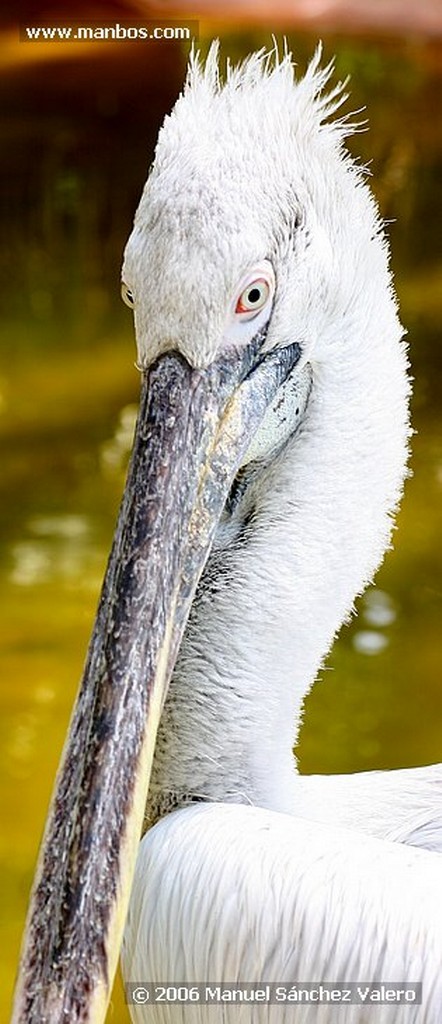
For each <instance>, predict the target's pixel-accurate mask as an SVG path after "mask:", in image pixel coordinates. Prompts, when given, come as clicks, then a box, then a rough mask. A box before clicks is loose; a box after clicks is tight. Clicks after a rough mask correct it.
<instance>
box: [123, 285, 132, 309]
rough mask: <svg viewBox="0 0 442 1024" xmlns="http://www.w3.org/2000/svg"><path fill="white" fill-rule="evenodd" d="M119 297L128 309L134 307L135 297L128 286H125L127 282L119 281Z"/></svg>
mask: <svg viewBox="0 0 442 1024" xmlns="http://www.w3.org/2000/svg"><path fill="white" fill-rule="evenodd" d="M121 298H122V299H123V302H125V303H126V306H129V309H133V308H134V306H135V299H134V296H133V292H131V290H130V288H128V287H127V284H125V283H124V281H122V283H121Z"/></svg>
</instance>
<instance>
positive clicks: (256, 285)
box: [235, 277, 269, 313]
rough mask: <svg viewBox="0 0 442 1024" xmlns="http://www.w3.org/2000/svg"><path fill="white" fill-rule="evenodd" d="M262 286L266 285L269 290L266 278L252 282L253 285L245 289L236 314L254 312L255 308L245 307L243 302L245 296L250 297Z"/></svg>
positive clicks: (237, 304)
mask: <svg viewBox="0 0 442 1024" xmlns="http://www.w3.org/2000/svg"><path fill="white" fill-rule="evenodd" d="M261 285H264V287H265V288H267V289H268V288H269V285H268V281H266V280H265V278H264V277H258V278H257V280H256V281H251V283H250V284H249V285H247V288H244V291H243V292H242V293H241V295H240V297H239V299H238V302H237V303H236V309H235V313H252V312H253V306H244V305H243V303H242V301H241V300H242V297H243V295H248V294H249V292H251V291H253V289H254V288H259V287H260V286H261Z"/></svg>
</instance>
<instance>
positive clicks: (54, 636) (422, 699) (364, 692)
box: [0, 26, 442, 1024]
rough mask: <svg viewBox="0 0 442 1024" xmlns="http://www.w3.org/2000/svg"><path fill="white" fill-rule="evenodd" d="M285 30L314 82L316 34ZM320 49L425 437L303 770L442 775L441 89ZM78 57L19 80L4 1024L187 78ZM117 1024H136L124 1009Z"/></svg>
mask: <svg viewBox="0 0 442 1024" xmlns="http://www.w3.org/2000/svg"><path fill="white" fill-rule="evenodd" d="M208 31H209V30H208ZM218 31H219V29H218ZM287 34H288V38H289V43H290V46H291V48H292V49H293V52H294V55H295V59H296V60H297V61H298V62H299V64H300V67H301V68H303V67H304V66H305V63H306V60H307V59H308V57H309V56H310V55H311V53H312V51H313V49H314V47H315V45H316V42H317V32H315V33H314V34H313V33H308V32H306V31H301V30H299V31H296V32H292V31H290V30H289V31H288V33H287ZM203 35H204V33H203ZM221 35H222V37H223V43H224V50H225V52H226V53H228V54H229V55H230V56H231V57H233V58H235V57H238V56H240V55H244V54H246V53H247V52H249V50H250V49H253V48H254V47H256V46H258V47H260V46H262V45H264V44H265V45H269V44H270V43H271V30H270V29H269V31H267V30H266V29H264V28H260V29H255V30H253V31H251V30H249V31H246V30H242V31H241V32H237V33H233V32H232V30H231V29H230V30H228V27H226V26H224V27H223V29H222V31H221ZM322 36H323V39H324V44H325V57H326V58H329V57H330V56H332V55H333V54H336V67H337V73H338V75H339V76H345V75H346V74H348V73H350V74H351V76H352V82H351V91H352V98H351V105H352V107H353V108H358V107H360V106H363V105H366V106H367V112H368V116H369V120H370V131H369V132H368V133H367V134H364V135H358V136H356V137H355V139H354V140H352V143H351V149H352V151H353V152H354V153H355V154H360V155H361V157H362V159H363V161H364V162H368V161H369V160H370V161H372V164H371V168H372V173H373V188H374V190H375V192H376V194H377V196H378V198H379V202H380V205H381V209H382V213H383V215H384V216H385V217H386V218H387V219H388V220H389V221H390V222H391V224H390V227H389V234H390V238H391V244H392V249H393V267H394V271H395V277H396V285H397V290H398V294H399V297H400V303H401V310H402V319H403V322H404V323H405V325H406V326H407V328H408V331H409V341H410V347H411V359H412V364H413V374H414V377H415V391H414V401H413V423H414V427H415V429H416V431H417V433H416V434H415V436H414V438H413V458H412V470H413V477H412V478H411V479H410V480H409V481H408V483H407V487H406V494H405V499H404V503H403V508H402V511H401V513H400V516H399V520H398V527H399V528H398V531H397V532H396V534H395V550H394V552H390V553H389V555H388V557H387V559H386V561H385V565H384V567H383V568H382V570H381V571H380V573H379V575H378V577H377V580H376V586H375V587H372V588H371V589H370V591H369V592H368V593H367V594H366V595H365V597H364V598H363V599H362V600H361V601H360V602H359V614H358V617H357V619H355V620H354V621H353V624H352V625H351V626H350V627H349V628H345V629H344V630H343V632H342V636H341V638H340V640H339V642H338V643H337V644H336V646H335V648H334V650H333V653H332V655H331V657H330V658H329V660H328V663H327V668H326V669H325V670H324V671H323V672H322V673H321V681H320V682H319V683H318V684H317V685H316V687H315V689H314V691H313V693H312V695H311V696H310V698H309V699H308V702H307V708H306V714H305V723H304V726H303V730H302V736H301V741H300V744H299V750H298V755H299V761H300V767H301V770H302V771H305V772H340V771H342V772H347V771H355V770H364V769H370V768H387V767H397V766H405V765H419V764H425V763H429V762H432V761H438V760H442V687H441V686H440V674H441V673H440V669H441V653H440V631H441V604H442V585H441V561H442V543H441V516H440V507H441V501H440V499H441V492H442V440H441V419H442V411H441V401H440V395H441V390H440V387H441V379H442V347H441V344H440V329H439V324H440V313H441V306H442V260H441V254H440V249H439V239H440V234H441V200H440V180H441V163H442V118H441V116H440V112H441V109H442V103H441V98H442V78H441V61H440V49H439V47H438V46H437V44H436V42H434V41H433V42H432V43H430V42H428V41H425V40H424V39H422V38H420V39H419V38H413V37H412V36H410V37H407V38H395V37H394V36H390V37H389V38H382V37H377V36H376V34H375V33H373V32H372V33H371V34H370V35H367V36H364V34H363V33H362V34H359V35H357V36H354V37H353V36H348V35H344V34H341V35H337V34H333V33H330V32H323V33H322ZM201 43H202V46H203V48H205V46H206V40H205V39H204V38H202V39H201ZM35 49H36V48H35V47H34V51H35ZM68 49H69V48H68V47H58V48H57V47H53V50H52V51H51V52H49V49H48V48H46V49H45V51H44V52H43V51H40V52H39V54H36V53H35V54H31V53H29V48H28V50H27V52H26V54H24V53H23V47H22V50H21V51H20V50H19V48H17V51H16V54H15V51H11V53H10V54H9V58H8V63H7V66H6V67H5V70H4V76H3V77H4V82H5V84H6V89H4V90H3V95H4V100H3V109H2V112H1V121H0V131H1V136H2V151H3V163H2V169H1V177H2V180H1V185H2V199H1V202H2V220H3V235H2V245H1V251H0V260H1V269H2V271H3V273H2V274H1V275H0V277H1V282H2V283H1V285H0V289H1V299H2V308H3V315H2V322H1V328H0V330H1V334H0V345H1V348H0V402H1V405H0V444H1V472H0V489H1V500H0V545H1V546H0V574H1V591H0V593H1V597H0V600H1V610H0V624H1V627H0V628H1V638H2V639H1V653H0V679H1V690H0V702H1V716H0V730H1V737H0V738H1V772H0V801H1V812H2V822H3V826H2V836H1V847H0V858H1V864H0V872H1V879H2V884H3V886H4V893H3V895H2V898H1V904H0V906H1V915H2V920H1V936H0V945H1V949H2V962H1V975H0V979H1V987H0V1018H2V1019H3V1018H4V1016H5V1014H6V1008H7V1006H8V1003H9V999H10V990H11V985H12V982H13V976H14V971H15V963H16V958H17V954H18V946H19V940H20V934H21V929H22V925H23V918H24V913H25V908H26V902H27V896H28V891H29V886H30V883H31V879H32V873H33V868H34V862H35V857H36V852H37V848H38V843H39V839H40V834H41V830H42V827H43V823H44V817H45V812H46V807H47V803H48V799H49V795H50V791H51V787H52V781H53V776H54V772H55V770H56V766H57V762H58V758H59V754H60V749H61V745H62V742H63V738H64V735H65V730H66V725H67V721H68V717H69V713H70V708H71V705H72V700H73V696H74V693H75V690H76V686H77V682H78V678H79V675H80V672H81V667H82V662H83V658H84V654H85V650H86V645H87V641H88V636H89V632H90V628H91V624H92V619H93V614H94V610H95V605H96V600H97V595H98V590H99V587H100V581H101V578H102V573H103V569H104V565H105V561H106V557H107V552H108V549H109V546H110V541H111V537H112V530H113V525H114V521H115V516H116V511H117V507H118V503H119V498H120V494H121V490H122V485H123V480H124V467H125V464H126V458H127V451H128V448H129V445H130V438H131V429H132V423H133V414H134V410H135V406H136V401H137V393H138V375H137V372H136V370H135V369H134V365H133V364H134V359H135V349H134V343H133V330H132V323H131V315H130V313H129V311H128V310H127V309H126V308H125V307H123V306H122V304H121V302H120V298H119V270H120V262H121V253H122V249H123V246H124V242H125V239H126V237H127V235H128V233H129V231H130V228H131V221H132V216H133V212H134V209H135V207H136V204H137V201H138V197H139V194H140V191H141V188H142V185H143V183H144V179H145V176H146V171H147V167H148V164H149V161H150V159H151V157H152V152H153V146H154V141H155V137H156V133H157V130H158V127H159V125H160V123H161V121H162V118H163V116H164V114H165V112H166V111H168V110H169V109H170V106H171V105H172V103H173V100H174V98H175V97H176V95H177V94H178V91H179V89H180V87H181V83H182V77H183V73H184V68H185V60H186V48H185V47H179V46H177V45H176V44H172V43H167V44H165V43H163V44H157V45H156V46H155V47H151V48H150V49H149V52H148V54H146V50H145V47H144V46H143V45H139V44H136V43H131V44H123V43H120V44H115V46H108V47H103V46H101V47H100V46H99V45H95V46H94V47H93V48H89V49H85V50H82V51H81V52H80V51H78V53H75V52H74V53H73V52H72V49H74V50H75V47H74V48H72V47H71V49H70V50H69V53H68V52H67V50H68ZM109 1019H110V1020H112V1021H113V1022H115V1024H123V1022H124V1021H126V1020H127V1016H126V1010H125V1008H124V1004H123V1000H122V996H121V992H120V991H117V992H116V995H115V998H114V1000H113V1004H112V1007H111V1010H110V1013H109Z"/></svg>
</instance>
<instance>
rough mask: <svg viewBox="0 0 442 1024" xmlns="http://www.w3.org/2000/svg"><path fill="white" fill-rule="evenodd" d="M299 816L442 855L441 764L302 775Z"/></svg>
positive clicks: (297, 803)
mask: <svg viewBox="0 0 442 1024" xmlns="http://www.w3.org/2000/svg"><path fill="white" fill-rule="evenodd" d="M294 810H295V813H296V814H299V815H301V816H302V817H303V818H304V817H305V818H309V819H312V820H313V821H322V822H324V823H326V824H330V825H343V826H344V827H346V828H355V829H357V830H358V832H365V833H367V834H368V835H371V836H377V837H378V838H379V839H388V840H391V841H394V842H396V843H407V844H408V845H410V846H420V847H422V848H423V849H425V850H433V851H435V852H438V853H442V764H431V765H428V766H426V767H423V768H400V769H397V770H395V771H387V772H385V771H384V772H357V773H355V774H352V775H298V776H297V780H296V799H295V803H294Z"/></svg>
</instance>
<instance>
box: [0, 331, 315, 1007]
mask: <svg viewBox="0 0 442 1024" xmlns="http://www.w3.org/2000/svg"><path fill="white" fill-rule="evenodd" d="M257 348H258V345H257V343H256V344H254V345H252V346H250V347H249V349H248V350H247V351H245V352H244V353H243V354H242V355H241V356H238V354H236V355H235V358H233V357H229V358H224V359H222V360H219V361H218V362H217V363H214V364H213V365H212V366H211V367H210V368H209V369H208V370H205V371H198V370H194V369H192V368H191V367H190V366H189V365H188V364H187V363H186V362H185V361H184V359H183V358H182V357H181V356H180V355H177V354H176V353H171V354H168V355H165V356H163V357H161V358H160V359H159V360H158V361H157V362H156V363H155V364H154V365H153V366H152V367H151V369H150V371H149V372H148V373H146V374H145V375H144V377H143V382H142V391H141V401H140V410H139V416H138V422H137V427H136V434H135V441H134V447H133V453H132V459H131V464H130V467H129V473H128V479H127V484H126V490H125V494H124V498H123V502H122V506H121V510H120V515H119V520H118V525H117V529H116V534H115V539H114V544H113V548H112V551H111V555H110V558H109V563H108V567H107V571H106V576H105V580H104V584H103V590H102V595H101V599H100V603H99V608H98V613H97V617H96V621H95V626H94V630H93V634H92V639H91V643H90V647H89V652H88V657H87V661H86V667H85V671H84V676H83V680H82V683H81V687H80V692H79V695H78V698H77V702H76V706H75V708H74V712H73V717H72V722H71V726H70V731H69V735H68V738H67V742H66V745H65V750H64V754H63V758H62V762H61V765H60V768H59V772H58V777H57V781H56V786H55V793H54V796H53V799H52V804H51V807H50V811H49V816H48V821H47V826H46V831H45V835H44V839H43V844H42V849H41V853H40V858H39V864H38V868H37V874H36V880H35V885H34V890H33V894H32V897H31V903H30V908H29V914H28V922H27V928H26V933H25V940H24V945H23V951H22V958H21V969H20V974H19V980H18V984H17V990H16V1000H15V1007H14V1014H13V1022H14V1024H62V1022H63V1024H64V1022H66V1021H69V1024H86V1022H89V1024H100V1022H101V1021H102V1020H103V1019H104V1016H105V1013H106V1008H107V1004H108V1001H109V996H110V993H111V989H112V982H113V977H114V973H115V969H116V964H117V959H118V954H119V948H120V943H121V938H122V932H123V927H124V920H125V916H126V909H127V903H128V900H129V895H130V888H131V883H132V876H133V871H134V866H135V858H136V853H137V847H138V843H139V839H140V836H141V832H142V826H143V814H144V808H145V804H146V797H147V790H148V786H149V777H150V771H151V764H152V757H153V752H154V746H155V739H156V733H157V728H158V723H159V719H160V715H161V710H162V707H163V703H164V700H165V697H166V693H167V687H168V683H169V680H170V676H171V673H172V671H173V667H174V664H175V660H176V657H177V653H178V648H179V644H180V641H181V638H182V635H183V631H184V628H185V625H186V621H187V617H188V614H189V611H190V607H191V604H192V600H193V597H194V594H195V589H196V586H197V583H198V580H199V578H200V575H201V572H202V569H203V567H204V564H205V561H206V559H207V557H208V553H209V551H210V546H211V543H212V539H213V535H214V531H215V529H216V524H217V522H218V519H219V516H220V514H221V511H222V508H223V506H224V504H225V501H226V498H227V495H228V492H229V489H230V486H231V483H232V481H233V479H234V476H235V473H236V472H237V469H238V467H239V465H240V463H241V459H242V457H243V455H244V453H245V450H246V449H247V446H248V444H249V443H250V440H251V437H252V436H253V434H254V432H255V431H256V428H257V426H258V424H259V422H260V420H261V419H262V417H263V415H264V413H265V411H266V408H267V406H268V404H269V402H271V400H272V398H273V397H274V395H275V393H276V391H277V389H278V387H279V386H280V384H281V383H283V381H284V380H285V379H286V377H287V376H288V374H289V373H290V372H291V370H292V369H293V367H294V366H295V364H296V363H297V361H298V359H299V355H300V350H299V347H298V346H297V345H293V346H291V347H289V348H286V349H282V350H280V351H277V352H274V353H270V354H269V355H267V356H265V357H264V358H260V357H259V355H258V354H257Z"/></svg>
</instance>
